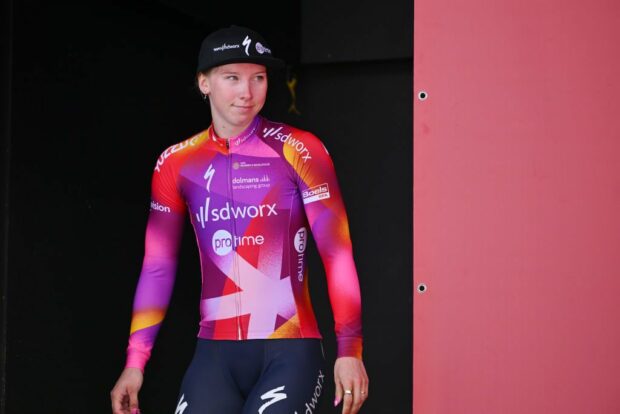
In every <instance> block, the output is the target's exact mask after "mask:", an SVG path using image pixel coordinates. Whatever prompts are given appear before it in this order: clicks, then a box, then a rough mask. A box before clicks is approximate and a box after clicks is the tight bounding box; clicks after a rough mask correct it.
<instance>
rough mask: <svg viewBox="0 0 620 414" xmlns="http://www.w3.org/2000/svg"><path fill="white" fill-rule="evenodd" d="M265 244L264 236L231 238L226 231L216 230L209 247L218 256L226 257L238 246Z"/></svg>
mask: <svg viewBox="0 0 620 414" xmlns="http://www.w3.org/2000/svg"><path fill="white" fill-rule="evenodd" d="M263 243H265V236H263V235H261V234H259V235H256V236H241V237H239V236H234V237H233V236H232V234H230V233H229V232H228V231H227V230H218V231H216V232H215V233H213V238H212V239H211V245H212V247H213V251H214V252H215V254H217V255H218V256H226V255H227V254H228V253H230V252H231V251H232V249H233V248H237V247H239V246H262V245H263Z"/></svg>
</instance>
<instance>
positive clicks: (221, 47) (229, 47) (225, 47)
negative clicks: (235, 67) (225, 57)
mask: <svg viewBox="0 0 620 414" xmlns="http://www.w3.org/2000/svg"><path fill="white" fill-rule="evenodd" d="M239 47H240V46H239V45H227V44H226V43H224V44H222V46H219V47H214V48H213V51H214V52H221V51H223V50H226V49H239Z"/></svg>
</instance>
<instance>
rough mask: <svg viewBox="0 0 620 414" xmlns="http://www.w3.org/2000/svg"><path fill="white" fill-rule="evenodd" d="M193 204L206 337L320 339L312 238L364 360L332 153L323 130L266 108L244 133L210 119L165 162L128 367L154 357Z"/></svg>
mask: <svg viewBox="0 0 620 414" xmlns="http://www.w3.org/2000/svg"><path fill="white" fill-rule="evenodd" d="M188 210H189V214H190V218H191V222H192V225H193V228H194V232H195V234H196V240H197V242H198V248H199V254H200V263H201V272H202V292H201V300H200V316H201V318H200V328H199V332H198V336H199V337H200V338H205V339H228V340H231V339H232V340H246V339H269V338H321V334H320V332H319V329H318V326H317V323H316V319H315V317H314V312H313V310H312V305H311V302H310V296H309V292H308V273H307V258H306V247H307V245H308V241H309V237H310V234H311V235H312V237H313V239H314V241H315V243H316V246H317V248H318V251H319V254H320V256H321V259H322V261H323V265H324V267H325V274H326V277H327V286H328V291H329V298H330V302H331V306H332V310H333V315H334V320H335V331H336V337H337V341H338V356H355V357H357V358H361V353H362V332H361V300H360V289H359V282H358V278H357V272H356V269H355V263H354V260H353V253H352V246H351V239H350V236H349V226H348V221H347V215H346V211H345V206H344V203H343V200H342V196H341V194H340V190H339V187H338V182H337V178H336V173H335V170H334V165H333V163H332V160H331V158H330V156H329V154H328V153H327V150H326V149H325V147H324V146H323V144H322V143H321V141H320V140H319V139H318V138H317V137H316V136H314V135H313V134H311V133H309V132H307V131H303V130H300V129H297V128H293V127H291V126H289V125H285V124H281V123H276V122H271V121H268V120H266V119H264V118H262V117H260V116H257V117H256V118H255V119H254V121H253V122H252V124H251V125H250V126H249V127H248V128H247V129H246V130H245V131H244V132H243V133H242V134H241V135H239V136H238V137H235V138H232V139H229V140H226V139H221V138H219V137H217V136H216V134H215V133H214V130H213V127H210V128H209V129H207V130H205V131H203V132H201V133H199V134H197V135H195V136H193V137H191V138H189V139H187V140H185V141H183V142H181V143H179V144H176V145H173V146H171V147H169V148H168V149H166V150H165V151H164V152H163V153H162V154H161V156H160V157H159V159H158V160H157V163H156V165H155V171H154V172H153V179H152V196H151V211H150V213H149V219H148V224H147V229H146V241H145V255H144V261H143V265H142V271H141V273H140V279H139V282H138V286H137V289H136V294H135V299H134V307H133V318H132V322H131V334H130V337H129V346H128V349H127V364H126V366H127V367H136V368H140V369H142V370H143V369H144V366H145V365H146V362H147V361H148V359H149V357H150V354H151V349H152V347H153V344H154V342H155V337H156V335H157V331H158V330H159V327H160V325H161V322H162V320H163V318H164V315H165V313H166V309H167V307H168V303H169V300H170V296H171V293H172V288H173V285H174V278H175V273H176V267H177V253H178V249H179V245H180V240H181V234H182V231H183V224H184V222H185V214H187V212H188Z"/></svg>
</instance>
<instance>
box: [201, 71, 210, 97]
mask: <svg viewBox="0 0 620 414" xmlns="http://www.w3.org/2000/svg"><path fill="white" fill-rule="evenodd" d="M198 89H200V92H202V94H203V95H208V94H209V92H210V87H209V78H208V77H207V75H205V74H204V73H199V74H198Z"/></svg>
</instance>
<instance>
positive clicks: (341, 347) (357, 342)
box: [337, 337, 362, 359]
mask: <svg viewBox="0 0 620 414" xmlns="http://www.w3.org/2000/svg"><path fill="white" fill-rule="evenodd" d="M337 341H338V358H340V357H354V358H357V359H362V338H360V337H347V338H338V339H337Z"/></svg>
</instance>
